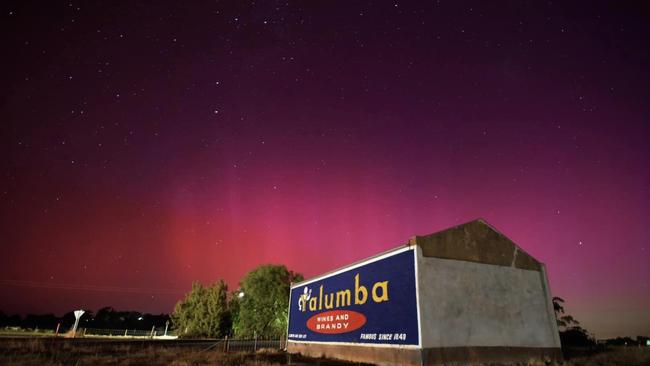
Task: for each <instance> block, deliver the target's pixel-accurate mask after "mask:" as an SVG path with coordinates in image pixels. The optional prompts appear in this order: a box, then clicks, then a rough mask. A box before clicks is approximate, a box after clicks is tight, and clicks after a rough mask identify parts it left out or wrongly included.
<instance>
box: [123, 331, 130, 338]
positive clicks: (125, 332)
mask: <svg viewBox="0 0 650 366" xmlns="http://www.w3.org/2000/svg"><path fill="white" fill-rule="evenodd" d="M128 332H129V330H128V329H124V336H125V337H126V334H127V333H128Z"/></svg>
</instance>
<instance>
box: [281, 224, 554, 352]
mask: <svg viewBox="0 0 650 366" xmlns="http://www.w3.org/2000/svg"><path fill="white" fill-rule="evenodd" d="M287 340H288V342H287V350H288V352H289V353H301V354H304V355H307V356H312V357H327V358H336V359H343V360H350V361H355V362H368V363H374V364H379V365H441V364H448V363H455V364H471V363H479V362H482V363H490V362H529V361H531V360H548V359H551V360H558V359H561V349H560V338H559V335H558V330H557V325H556V322H555V314H554V311H553V305H552V302H551V294H550V290H549V286H548V282H547V278H546V272H545V269H544V265H543V264H542V263H540V262H539V261H537V260H536V259H535V258H533V257H532V256H530V255H529V254H528V253H526V252H525V251H523V250H522V249H521V248H519V247H518V246H517V245H516V244H515V243H514V242H512V241H511V240H510V239H508V238H507V237H506V236H504V235H503V234H501V233H499V232H498V231H497V230H495V229H494V228H493V227H491V226H490V225H489V224H487V223H486V222H484V221H482V220H475V221H471V222H468V223H465V224H462V225H459V226H456V227H453V228H450V229H447V230H443V231H440V232H437V233H434V234H431V235H427V236H416V237H413V238H412V239H410V240H409V242H408V243H407V244H405V245H403V246H400V247H397V248H395V249H393V250H390V251H387V252H385V253H381V254H378V255H376V256H373V257H370V258H367V259H364V260H362V261H359V262H356V263H353V264H350V265H348V266H345V267H343V268H340V269H337V270H335V271H332V272H329V273H325V274H323V275H320V276H317V277H314V278H312V279H308V280H305V281H302V282H300V283H296V284H292V286H291V295H290V302H289V327H288V335H287Z"/></svg>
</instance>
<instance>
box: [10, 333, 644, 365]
mask: <svg viewBox="0 0 650 366" xmlns="http://www.w3.org/2000/svg"><path fill="white" fill-rule="evenodd" d="M289 364H291V365H320V366H352V365H355V366H359V365H358V364H356V363H347V362H340V361H332V360H324V359H310V358H305V357H296V356H291V357H289V356H288V355H287V354H285V353H283V352H279V351H274V350H261V351H259V352H256V353H252V352H249V353H223V352H221V351H218V350H214V349H205V348H202V347H168V346H151V345H144V344H137V343H134V344H132V345H128V344H115V345H110V344H102V345H93V344H74V343H70V342H48V340H47V339H46V338H33V339H0V365H3V366H28V365H43V366H86V365H88V366H90V365H93V366H95V365H107V366H140V365H142V366H144V365H151V366H163V365H164V366H203V365H205V366H207V365H210V366H214V365H223V366H248V365H250V366H253V365H255V366H271V365H289ZM560 365H562V366H605V365H607V366H650V348H649V347H645V348H636V347H627V348H614V349H610V350H607V351H604V352H600V353H597V354H593V355H589V356H582V357H576V358H572V359H570V360H566V361H565V362H563V363H562V364H560ZM493 366H496V365H493Z"/></svg>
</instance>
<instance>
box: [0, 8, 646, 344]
mask: <svg viewBox="0 0 650 366" xmlns="http://www.w3.org/2000/svg"><path fill="white" fill-rule="evenodd" d="M571 3H572V4H571V5H567V4H564V2H557V3H555V2H524V1H521V2H479V3H476V4H474V3H470V2H457V1H444V2H442V1H438V2H426V3H425V2H421V3H406V2H401V1H399V2H393V1H387V2H382V1H376V2H354V3H352V2H349V1H342V2H329V1H324V2H320V1H304V2H293V1H291V2H272V1H259V2H250V1H249V2H244V1H231V2H221V1H210V2H199V1H193V2H182V1H151V2H143V1H124V2H97V3H92V2H76V1H74V2H72V3H70V2H67V1H66V2H61V1H39V2H33V3H29V2H25V1H3V2H2V4H1V5H0V9H1V11H2V12H1V14H0V16H1V17H2V20H1V21H0V28H1V34H0V37H1V42H2V50H3V51H2V54H3V56H2V61H1V63H2V72H1V73H0V75H1V78H2V80H1V82H2V89H3V92H2V94H1V97H0V116H1V123H0V152H1V156H2V160H1V161H2V165H1V167H0V168H1V169H0V173H1V176H0V177H1V178H0V210H1V211H0V249H1V252H0V253H1V254H0V310H2V311H4V312H5V313H22V314H25V313H29V312H37V313H45V312H54V313H57V314H61V313H64V312H67V311H70V310H73V309H75V308H87V309H92V310H97V309H98V308H100V307H102V306H106V305H111V306H114V307H116V308H118V309H133V310H139V311H142V312H154V313H159V312H170V311H171V310H172V308H173V305H174V304H175V303H176V301H178V299H180V298H181V297H182V295H183V293H184V292H185V291H187V290H188V289H189V288H190V285H191V282H192V281H195V280H198V281H201V282H203V283H209V282H211V281H214V280H216V279H218V278H224V279H225V280H226V281H227V282H228V283H229V284H230V287H231V289H235V288H237V283H238V280H239V279H240V278H241V277H242V276H243V275H244V274H245V273H246V272H247V271H249V270H251V269H253V268H254V267H255V266H257V265H260V264H266V263H281V264H286V265H287V266H288V267H289V268H290V269H293V270H295V271H298V272H301V273H303V274H304V275H305V276H307V277H309V276H313V275H316V274H319V273H321V272H324V271H327V270H330V269H333V268H336V267H338V266H342V265H345V264H348V263H350V262H351V261H355V260H358V259H361V258H364V257H366V256H370V255H373V254H376V253H378V252H380V251H384V250H387V249H390V248H393V247H395V246H398V245H401V244H403V243H406V242H407V240H408V238H409V237H411V236H413V235H416V234H419V235H424V234H429V233H432V232H435V231H439V230H442V229H445V228H447V227H450V226H453V225H457V224H461V223H463V222H466V221H470V220H473V219H476V218H483V219H485V220H486V221H487V222H489V223H490V224H492V225H493V226H495V227H496V228H497V229H498V230H500V231H501V232H503V233H504V234H506V235H507V236H509V237H510V238H511V239H513V240H514V241H515V242H516V243H518V244H519V245H520V246H521V247H522V248H523V249H524V250H526V251H527V252H529V253H530V254H531V255H533V256H535V257H536V258H538V259H539V260H540V261H542V262H544V263H546V265H547V270H548V275H549V280H550V286H551V289H552V292H553V295H555V296H561V297H563V298H564V299H565V300H566V301H567V303H566V309H567V312H568V313H570V314H571V315H573V316H574V317H576V318H577V319H578V320H580V321H581V323H582V326H583V327H585V328H586V329H587V330H589V331H590V332H592V333H595V335H596V336H597V337H611V336H616V335H630V336H636V335H650V313H649V312H648V309H650V285H649V284H650V231H649V227H650V220H649V219H650V168H649V167H650V143H649V137H650V118H649V116H650V103H649V101H650V91H649V87H648V86H649V85H650V67H649V66H650V65H649V63H650V51H649V50H650V47H648V39H649V36H650V12H649V11H648V9H645V8H642V7H639V6H636V5H631V4H627V5H622V4H613V3H612V4H609V3H601V2H598V3H594V2H591V1H590V2H584V3H576V2H571Z"/></svg>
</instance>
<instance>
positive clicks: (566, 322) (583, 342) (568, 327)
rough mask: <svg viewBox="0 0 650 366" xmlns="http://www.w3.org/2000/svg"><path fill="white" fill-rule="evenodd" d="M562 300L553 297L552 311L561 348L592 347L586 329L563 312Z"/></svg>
mask: <svg viewBox="0 0 650 366" xmlns="http://www.w3.org/2000/svg"><path fill="white" fill-rule="evenodd" d="M563 304H564V299H562V298H561V297H553V310H555V320H556V322H557V327H558V329H559V331H560V341H561V343H562V347H592V346H594V345H595V342H594V340H593V339H592V338H591V337H590V336H589V333H588V332H587V330H586V329H584V328H582V327H581V326H580V322H579V321H577V320H576V319H574V318H573V317H572V316H571V315H568V314H565V312H564V306H563Z"/></svg>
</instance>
